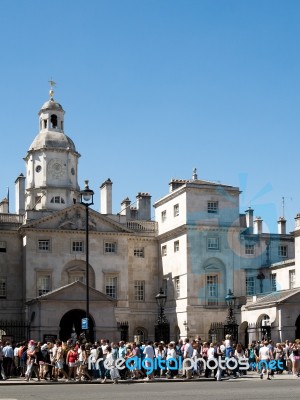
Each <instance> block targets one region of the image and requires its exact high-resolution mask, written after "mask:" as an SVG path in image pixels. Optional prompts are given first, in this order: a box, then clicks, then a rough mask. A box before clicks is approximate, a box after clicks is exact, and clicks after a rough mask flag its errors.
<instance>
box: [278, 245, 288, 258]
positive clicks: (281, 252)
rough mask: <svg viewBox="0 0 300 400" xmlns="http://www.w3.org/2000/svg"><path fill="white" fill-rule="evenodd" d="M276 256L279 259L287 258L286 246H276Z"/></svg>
mask: <svg viewBox="0 0 300 400" xmlns="http://www.w3.org/2000/svg"><path fill="white" fill-rule="evenodd" d="M278 255H279V257H287V256H288V248H287V246H278Z"/></svg>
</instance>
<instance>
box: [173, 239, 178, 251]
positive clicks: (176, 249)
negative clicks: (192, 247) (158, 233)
mask: <svg viewBox="0 0 300 400" xmlns="http://www.w3.org/2000/svg"><path fill="white" fill-rule="evenodd" d="M177 251H179V240H176V241H175V242H174V253H177Z"/></svg>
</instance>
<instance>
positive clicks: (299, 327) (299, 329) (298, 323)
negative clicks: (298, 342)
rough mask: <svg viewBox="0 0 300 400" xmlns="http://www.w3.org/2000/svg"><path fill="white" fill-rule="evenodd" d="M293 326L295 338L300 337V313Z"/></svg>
mask: <svg viewBox="0 0 300 400" xmlns="http://www.w3.org/2000/svg"><path fill="white" fill-rule="evenodd" d="M295 326H296V332H295V336H296V337H295V339H300V314H299V316H298V318H297V319H296V323H295Z"/></svg>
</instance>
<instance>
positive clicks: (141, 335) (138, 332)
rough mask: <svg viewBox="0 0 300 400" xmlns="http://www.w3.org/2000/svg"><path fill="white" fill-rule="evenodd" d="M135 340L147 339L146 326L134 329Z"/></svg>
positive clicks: (138, 341) (142, 340)
mask: <svg viewBox="0 0 300 400" xmlns="http://www.w3.org/2000/svg"><path fill="white" fill-rule="evenodd" d="M133 338H134V341H135V342H136V343H140V342H145V340H146V339H147V331H146V329H144V328H136V329H135V330H134V335H133Z"/></svg>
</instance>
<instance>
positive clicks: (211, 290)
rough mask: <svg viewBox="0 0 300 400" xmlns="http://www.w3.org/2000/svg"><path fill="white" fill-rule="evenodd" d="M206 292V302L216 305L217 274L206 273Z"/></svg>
mask: <svg viewBox="0 0 300 400" xmlns="http://www.w3.org/2000/svg"><path fill="white" fill-rule="evenodd" d="M206 293H207V304H208V305H217V304H218V277H217V275H208V276H207V277H206Z"/></svg>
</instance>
